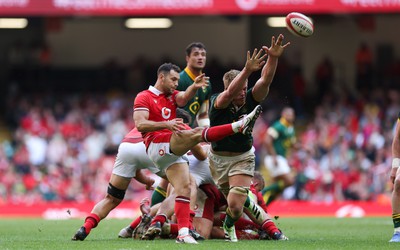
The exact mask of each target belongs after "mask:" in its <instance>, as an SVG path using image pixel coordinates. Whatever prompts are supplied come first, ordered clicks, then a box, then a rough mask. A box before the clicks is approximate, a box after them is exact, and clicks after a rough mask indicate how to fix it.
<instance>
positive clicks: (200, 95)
mask: <svg viewBox="0 0 400 250" xmlns="http://www.w3.org/2000/svg"><path fill="white" fill-rule="evenodd" d="M185 53H186V67H185V69H184V70H182V71H181V72H180V73H179V76H180V78H179V82H178V87H177V90H179V91H185V90H186V89H187V88H189V87H190V86H191V85H192V84H193V83H194V80H195V79H196V77H198V76H199V75H201V74H202V73H203V69H204V67H205V66H206V61H207V51H206V47H205V46H204V44H203V43H201V42H193V43H191V44H189V45H188V46H187V47H186V50H185ZM210 96H211V83H210V82H208V86H204V87H202V88H200V89H198V90H197V92H196V94H195V96H194V97H193V98H191V99H190V100H189V101H188V103H187V104H186V105H185V106H184V107H182V108H183V109H184V110H186V112H187V113H188V114H189V115H190V117H191V119H190V122H189V126H190V127H191V128H195V127H209V126H210V119H209V118H208V105H209V99H210ZM167 187H168V181H166V180H164V179H163V180H161V181H160V183H159V184H158V186H157V187H156V188H155V190H154V192H153V194H152V197H151V205H155V204H157V203H159V202H162V201H163V200H164V199H165V198H166V190H167Z"/></svg>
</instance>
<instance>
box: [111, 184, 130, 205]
mask: <svg viewBox="0 0 400 250" xmlns="http://www.w3.org/2000/svg"><path fill="white" fill-rule="evenodd" d="M125 192H126V190H122V189H119V188H116V187H114V186H113V185H112V184H111V183H108V188H107V194H108V195H110V196H111V197H114V198H116V199H118V200H119V202H121V201H122V200H123V199H124V197H125Z"/></svg>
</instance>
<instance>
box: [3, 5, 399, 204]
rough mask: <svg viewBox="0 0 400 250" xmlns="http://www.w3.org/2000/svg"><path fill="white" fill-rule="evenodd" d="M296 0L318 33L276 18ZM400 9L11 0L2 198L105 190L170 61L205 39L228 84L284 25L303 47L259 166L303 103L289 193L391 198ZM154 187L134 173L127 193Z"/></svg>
mask: <svg viewBox="0 0 400 250" xmlns="http://www.w3.org/2000/svg"><path fill="white" fill-rule="evenodd" d="M292 11H296V12H301V13H304V14H306V15H308V16H309V17H311V18H312V20H313V21H314V25H315V30H314V35H313V36H311V37H309V38H300V37H296V36H294V35H292V34H291V33H289V32H288V31H287V30H286V28H285V27H282V26H281V25H280V24H279V23H278V24H276V23H273V22H272V20H271V19H270V18H271V17H284V16H286V15H287V14H288V13H289V12H292ZM398 13H400V3H399V2H398V1H395V0H393V1H391V0H386V1H376V0H363V1H360V0H329V1H328V0H281V1H277V0H196V1H187V0H169V1H160V0H138V1H132V0H121V1H111V0H80V1H78V0H0V37H1V39H0V65H1V67H0V142H1V144H0V205H1V206H3V207H8V208H11V207H12V206H16V205H18V204H50V203H51V202H52V203H54V202H55V203H62V202H74V203H85V202H86V203H91V202H97V201H99V200H100V199H101V198H103V196H104V195H105V192H106V187H107V184H108V180H109V176H110V174H111V170H112V167H113V163H114V157H115V154H116V149H117V147H118V145H119V143H120V142H121V140H122V138H123V136H124V135H125V134H126V133H127V132H128V131H129V130H130V129H131V128H133V126H134V124H133V121H132V106H133V100H134V98H135V96H136V94H137V93H138V92H139V91H142V90H144V89H147V88H148V86H149V85H152V84H153V83H154V82H155V80H156V71H157V68H158V66H159V65H160V64H162V63H163V62H173V63H175V64H177V65H179V66H180V67H181V68H182V69H183V68H184V67H185V66H186V62H185V48H186V46H187V45H188V44H189V43H191V42H194V41H200V42H202V43H204V44H205V46H206V49H207V65H206V69H205V73H206V74H207V75H208V76H210V78H211V83H212V88H213V92H220V91H221V90H222V87H223V85H222V75H223V74H224V73H225V72H226V71H227V70H229V69H239V70H240V69H242V68H243V66H244V62H245V58H246V51H247V50H252V49H254V48H256V47H257V48H260V47H261V46H262V45H267V46H270V43H271V36H273V35H275V36H277V35H279V34H280V33H282V34H283V35H284V36H285V41H290V42H291V45H290V47H288V48H287V49H286V50H285V53H284V56H283V57H282V58H281V59H280V61H279V66H278V69H277V72H276V75H275V80H274V82H273V84H272V87H271V90H270V94H269V96H268V97H267V99H266V101H264V103H263V108H264V112H263V117H262V119H259V121H258V122H257V125H256V129H255V131H254V133H255V136H254V137H255V138H256V141H255V146H256V149H257V151H256V153H257V168H258V169H259V170H260V171H261V172H262V173H263V174H265V177H266V179H267V181H268V173H266V172H265V171H263V169H264V168H263V157H264V156H265V150H264V149H263V145H262V143H263V141H262V138H263V136H264V134H265V131H266V129H267V128H268V126H269V125H270V124H272V123H273V122H274V121H275V120H276V119H278V118H279V115H280V111H281V109H282V108H283V107H285V106H291V107H293V108H294V109H295V111H296V122H295V125H296V131H297V137H298V140H299V142H300V144H301V147H300V148H299V149H298V150H294V151H291V152H290V157H289V162H290V163H291V166H292V168H293V171H294V173H295V175H296V183H295V185H294V186H292V187H290V188H289V189H287V190H286V191H285V193H284V196H283V197H282V199H283V200H300V201H310V202H327V203H330V202H342V201H369V202H373V203H378V204H384V205H386V206H389V207H390V192H391V188H392V186H391V183H389V182H388V174H389V172H390V168H391V141H392V138H393V128H394V125H395V122H396V119H397V114H398V112H399V111H400V96H399V90H400V45H399V44H400V36H398V35H397V33H396V32H397V28H396V27H397V25H400V15H399V14H398ZM130 18H145V19H146V20H145V25H147V28H146V27H143V26H140V27H135V25H136V23H135V19H130ZM150 18H161V21H163V22H162V23H161V24H160V23H158V24H152V23H150V24H149V20H148V19H150ZM128 20H130V21H128ZM157 20H160V19H157ZM136 21H137V20H136ZM148 25H150V26H151V27H150V28H149V27H148ZM152 25H161V26H152ZM258 77H259V72H258V73H255V74H254V75H253V76H252V77H251V78H250V82H249V85H250V86H251V85H252V84H254V83H255V80H256V79H258ZM146 196H149V193H148V191H146V190H144V187H142V186H141V185H139V184H138V183H136V182H135V181H132V184H131V186H130V190H129V191H128V192H127V195H126V196H125V197H126V200H128V201H129V200H132V201H140V199H141V198H143V197H146ZM90 208H91V207H90V206H88V208H87V209H86V210H87V211H86V212H88V211H89V210H90ZM389 211H390V208H389Z"/></svg>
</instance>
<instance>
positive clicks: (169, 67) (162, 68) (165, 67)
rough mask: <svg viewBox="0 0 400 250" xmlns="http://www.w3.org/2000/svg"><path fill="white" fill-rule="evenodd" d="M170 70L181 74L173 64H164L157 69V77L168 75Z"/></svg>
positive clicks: (179, 69)
mask: <svg viewBox="0 0 400 250" xmlns="http://www.w3.org/2000/svg"><path fill="white" fill-rule="evenodd" d="M171 70H174V71H176V72H178V73H179V72H181V68H179V67H178V66H176V65H175V64H172V63H164V64H162V65H161V66H160V67H159V68H158V70H157V75H159V74H160V73H169V72H170V71H171Z"/></svg>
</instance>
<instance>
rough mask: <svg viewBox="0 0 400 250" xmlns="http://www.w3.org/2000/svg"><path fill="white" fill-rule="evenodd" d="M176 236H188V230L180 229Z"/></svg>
mask: <svg viewBox="0 0 400 250" xmlns="http://www.w3.org/2000/svg"><path fill="white" fill-rule="evenodd" d="M178 234H179V235H181V236H182V235H188V234H189V228H187V227H182V228H181V229H179V232H178Z"/></svg>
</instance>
